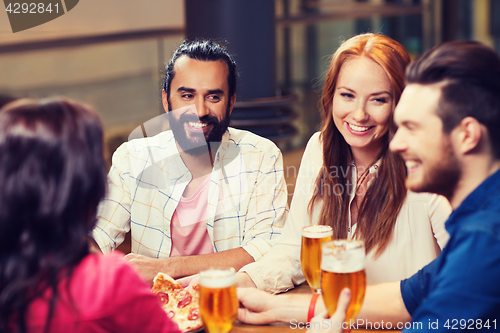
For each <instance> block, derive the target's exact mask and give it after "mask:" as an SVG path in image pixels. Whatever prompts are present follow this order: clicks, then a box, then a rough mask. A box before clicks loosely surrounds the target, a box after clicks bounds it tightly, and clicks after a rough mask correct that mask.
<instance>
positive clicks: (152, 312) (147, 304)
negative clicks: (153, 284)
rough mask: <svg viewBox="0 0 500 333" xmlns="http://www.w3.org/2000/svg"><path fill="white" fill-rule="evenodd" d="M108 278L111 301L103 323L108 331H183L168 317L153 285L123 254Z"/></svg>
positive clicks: (179, 332) (131, 332) (175, 332)
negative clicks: (152, 290) (145, 280)
mask: <svg viewBox="0 0 500 333" xmlns="http://www.w3.org/2000/svg"><path fill="white" fill-rule="evenodd" d="M118 259H119V260H120V263H119V265H118V267H116V269H114V270H111V271H110V270H109V268H108V273H110V274H111V275H112V276H108V281H110V282H112V285H110V287H109V289H108V290H109V295H108V297H109V300H110V301H109V303H108V306H107V310H108V311H109V314H108V316H107V318H106V319H103V320H106V321H107V322H106V323H104V322H103V323H101V324H102V326H103V327H105V328H106V329H107V330H108V331H116V330H117V328H118V327H119V328H120V329H119V331H120V332H124V333H125V332H130V333H135V332H143V333H147V332H155V333H156V332H172V333H177V332H178V333H181V331H180V330H179V328H178V327H177V324H175V323H174V322H173V321H172V320H170V319H169V318H168V317H167V314H166V313H165V311H163V309H162V308H161V306H160V303H159V301H158V299H157V297H156V296H155V295H154V294H153V293H152V292H151V288H150V287H149V286H148V285H147V284H146V282H144V281H143V280H142V279H141V278H140V277H139V275H138V274H137V273H136V272H135V271H134V270H133V268H132V267H130V266H129V265H128V264H127V263H126V262H124V261H123V260H122V259H121V258H118Z"/></svg>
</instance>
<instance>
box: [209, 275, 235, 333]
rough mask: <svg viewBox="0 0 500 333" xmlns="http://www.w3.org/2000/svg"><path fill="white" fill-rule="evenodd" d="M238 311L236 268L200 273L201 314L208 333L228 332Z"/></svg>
mask: <svg viewBox="0 0 500 333" xmlns="http://www.w3.org/2000/svg"><path fill="white" fill-rule="evenodd" d="M237 312H238V298H237V297H236V276H235V273H234V269H232V268H231V269H209V270H206V271H202V272H201V273H200V316H201V320H202V321H203V326H204V328H205V332H207V333H227V332H229V331H230V330H231V328H232V327H233V323H234V321H235V319H236V314H237Z"/></svg>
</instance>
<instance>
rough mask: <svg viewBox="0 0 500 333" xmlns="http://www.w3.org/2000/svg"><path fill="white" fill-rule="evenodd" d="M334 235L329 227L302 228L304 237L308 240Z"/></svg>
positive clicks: (313, 226) (312, 226)
mask: <svg viewBox="0 0 500 333" xmlns="http://www.w3.org/2000/svg"><path fill="white" fill-rule="evenodd" d="M332 235H333V230H332V228H331V227H330V226H327V225H310V226H307V227H304V228H302V236H304V237H307V238H323V237H330V236H332Z"/></svg>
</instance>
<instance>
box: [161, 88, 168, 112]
mask: <svg viewBox="0 0 500 333" xmlns="http://www.w3.org/2000/svg"><path fill="white" fill-rule="evenodd" d="M161 101H162V104H163V109H164V110H165V112H166V113H168V111H170V110H169V109H168V97H167V92H166V91H165V90H162V91H161Z"/></svg>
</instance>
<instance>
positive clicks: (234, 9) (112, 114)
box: [0, 0, 500, 193]
mask: <svg viewBox="0 0 500 333" xmlns="http://www.w3.org/2000/svg"><path fill="white" fill-rule="evenodd" d="M361 32H381V33H383V34H385V35H388V36H390V37H392V38H394V39H396V40H397V41H399V42H401V43H402V44H403V45H404V46H405V47H406V48H407V50H408V51H409V53H410V54H411V56H412V57H416V56H418V55H419V54H421V53H422V52H424V51H426V50H428V49H429V48H431V47H432V46H434V45H437V44H439V43H440V42H443V41H449V40H456V39H474V40H479V41H481V42H483V43H486V44H488V45H490V46H492V47H494V48H495V49H496V50H497V52H498V51H500V0H252V1H243V0H184V1H183V0H168V1H165V0H144V1H123V0H106V1H101V0H85V1H80V2H79V3H78V5H77V6H76V7H75V8H73V9H72V10H71V11H70V12H67V13H66V14H65V15H63V16H61V17H59V18H57V19H55V20H53V21H50V22H48V23H45V24H43V25H40V26H37V27H35V28H32V29H28V30H25V31H21V32H18V33H12V30H11V28H10V26H9V21H8V17H7V13H6V12H4V11H2V12H1V13H0V73H1V75H0V95H9V96H14V97H44V96H50V95H63V96H68V97H70V98H73V99H76V100H79V101H83V102H86V103H88V104H90V105H92V106H93V107H94V108H95V109H96V110H97V111H98V112H99V113H100V115H101V117H102V120H103V123H104V126H105V133H106V147H107V153H106V155H107V159H108V161H110V156H111V153H112V152H113V151H114V150H115V149H116V147H117V146H118V145H119V144H121V143H122V142H124V141H126V140H127V138H128V136H129V134H130V133H131V131H132V130H133V129H134V128H136V127H138V126H140V125H141V124H142V123H144V122H145V121H148V120H150V119H152V118H154V117H156V116H158V115H160V114H162V113H163V112H164V111H163V109H162V107H161V104H160V96H161V94H160V89H161V88H160V81H161V77H162V69H163V68H164V65H165V62H166V61H168V60H169V59H170V57H171V55H172V52H173V51H174V50H175V49H176V48H177V46H178V45H179V44H180V43H181V41H182V40H183V39H184V37H185V36H186V35H190V34H197V35H203V34H207V35H209V36H210V37H218V38H226V39H228V41H229V44H228V47H229V50H230V51H231V52H232V53H234V54H235V58H236V61H237V63H238V66H239V71H240V75H241V80H240V84H239V87H238V89H239V90H238V104H237V105H236V109H235V111H234V112H233V117H232V126H234V127H240V128H246V129H249V130H251V131H253V132H256V133H258V134H261V135H263V136H266V137H269V138H270V139H272V140H273V141H275V142H276V143H277V144H278V146H279V147H280V148H281V149H282V151H283V152H284V162H285V167H289V166H293V167H294V169H293V172H288V173H286V176H287V183H289V182H290V183H291V185H292V186H291V187H289V191H290V193H293V184H294V179H292V178H293V177H294V176H295V175H296V170H297V168H298V164H299V163H300V157H301V155H302V151H303V148H304V146H305V144H306V143H307V140H308V139H309V137H310V136H311V135H312V133H314V132H315V131H317V130H318V129H319V125H320V116H319V111H318V100H319V96H320V91H321V87H322V81H321V79H322V73H323V72H324V71H325V70H326V68H327V64H328V61H329V59H330V56H331V55H332V53H333V52H334V51H335V49H336V48H337V47H338V46H339V44H340V42H341V41H342V40H345V39H347V38H349V37H351V36H353V35H355V34H358V33H361ZM289 179H291V180H289Z"/></svg>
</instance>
